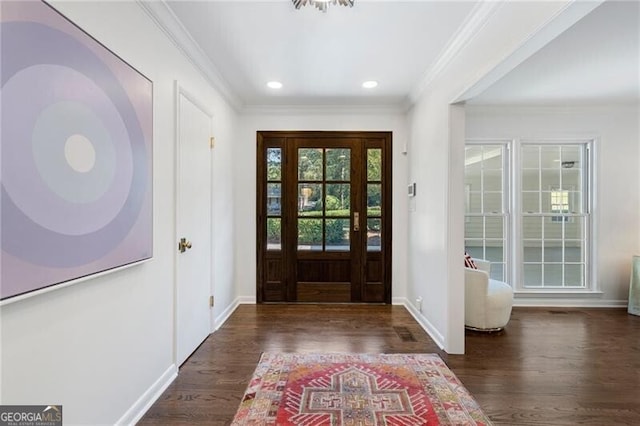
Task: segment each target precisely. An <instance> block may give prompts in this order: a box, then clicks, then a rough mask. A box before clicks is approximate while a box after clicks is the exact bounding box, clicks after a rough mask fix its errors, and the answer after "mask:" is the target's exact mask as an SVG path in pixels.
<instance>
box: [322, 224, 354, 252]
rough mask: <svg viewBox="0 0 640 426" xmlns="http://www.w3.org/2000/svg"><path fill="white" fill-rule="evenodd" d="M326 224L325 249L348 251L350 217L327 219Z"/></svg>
mask: <svg viewBox="0 0 640 426" xmlns="http://www.w3.org/2000/svg"><path fill="white" fill-rule="evenodd" d="M326 224H327V225H326V226H327V230H326V236H325V250H327V251H349V249H350V241H349V231H350V230H351V219H327V220H326Z"/></svg>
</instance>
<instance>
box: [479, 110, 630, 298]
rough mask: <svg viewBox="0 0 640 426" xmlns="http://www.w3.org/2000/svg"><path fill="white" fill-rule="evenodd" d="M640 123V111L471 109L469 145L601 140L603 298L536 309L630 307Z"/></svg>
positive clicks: (597, 257) (597, 209)
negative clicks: (474, 141) (502, 141)
mask: <svg viewBox="0 0 640 426" xmlns="http://www.w3.org/2000/svg"><path fill="white" fill-rule="evenodd" d="M638 117H640V107H639V106H638V105H626V106H625V105H617V106H615V105H614V106H592V107H557V106H556V107H530V108H527V107H513V106H504V107H490V106H473V107H468V108H467V116H466V123H467V125H466V130H467V132H466V133H467V138H469V139H474V138H499V139H505V138H506V139H530V138H539V139H545V138H547V139H553V138H584V139H596V146H595V150H596V158H595V160H596V161H595V176H596V181H595V185H594V186H595V190H596V198H595V205H594V210H593V211H594V215H593V217H594V219H595V238H594V242H595V252H594V259H593V260H594V263H595V266H596V276H595V280H594V285H595V288H596V289H598V290H600V291H602V293H601V294H597V295H593V296H590V297H589V296H584V297H587V298H586V299H585V298H584V297H582V298H581V297H580V296H574V297H573V300H570V299H567V298H566V297H565V298H561V299H560V300H558V298H557V297H556V298H552V299H548V300H546V301H545V300H544V299H541V300H538V301H536V302H535V304H559V303H560V304H577V305H586V306H588V305H596V306H620V305H626V300H627V299H628V296H629V272H630V265H631V256H632V255H634V254H637V253H640V214H639V213H638V212H640V190H639V189H638V183H639V182H640V167H639V166H638V164H639V161H640V132H639V129H638V126H639V122H638ZM516 172H517V169H516ZM520 303H528V302H527V301H526V300H521V301H520ZM529 303H531V301H530V302H529Z"/></svg>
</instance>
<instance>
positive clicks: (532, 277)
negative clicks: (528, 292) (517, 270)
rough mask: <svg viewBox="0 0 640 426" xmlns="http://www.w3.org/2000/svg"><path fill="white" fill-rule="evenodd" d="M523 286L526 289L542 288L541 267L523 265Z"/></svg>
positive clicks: (534, 264) (538, 265)
mask: <svg viewBox="0 0 640 426" xmlns="http://www.w3.org/2000/svg"><path fill="white" fill-rule="evenodd" d="M523 274H524V285H525V286H526V287H541V286H542V265H540V264H536V263H533V264H527V263H525V264H524V269H523Z"/></svg>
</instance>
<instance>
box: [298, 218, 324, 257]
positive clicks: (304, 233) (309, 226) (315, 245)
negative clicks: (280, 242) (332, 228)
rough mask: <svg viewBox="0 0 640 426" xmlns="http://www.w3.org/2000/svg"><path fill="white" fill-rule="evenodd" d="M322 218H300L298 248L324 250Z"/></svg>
mask: <svg viewBox="0 0 640 426" xmlns="http://www.w3.org/2000/svg"><path fill="white" fill-rule="evenodd" d="M322 234H323V226H322V219H298V250H318V251H320V250H322Z"/></svg>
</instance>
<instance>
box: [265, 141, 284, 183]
mask: <svg viewBox="0 0 640 426" xmlns="http://www.w3.org/2000/svg"><path fill="white" fill-rule="evenodd" d="M281 178H282V150H281V149H280V148H267V180H280V179H281Z"/></svg>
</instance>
